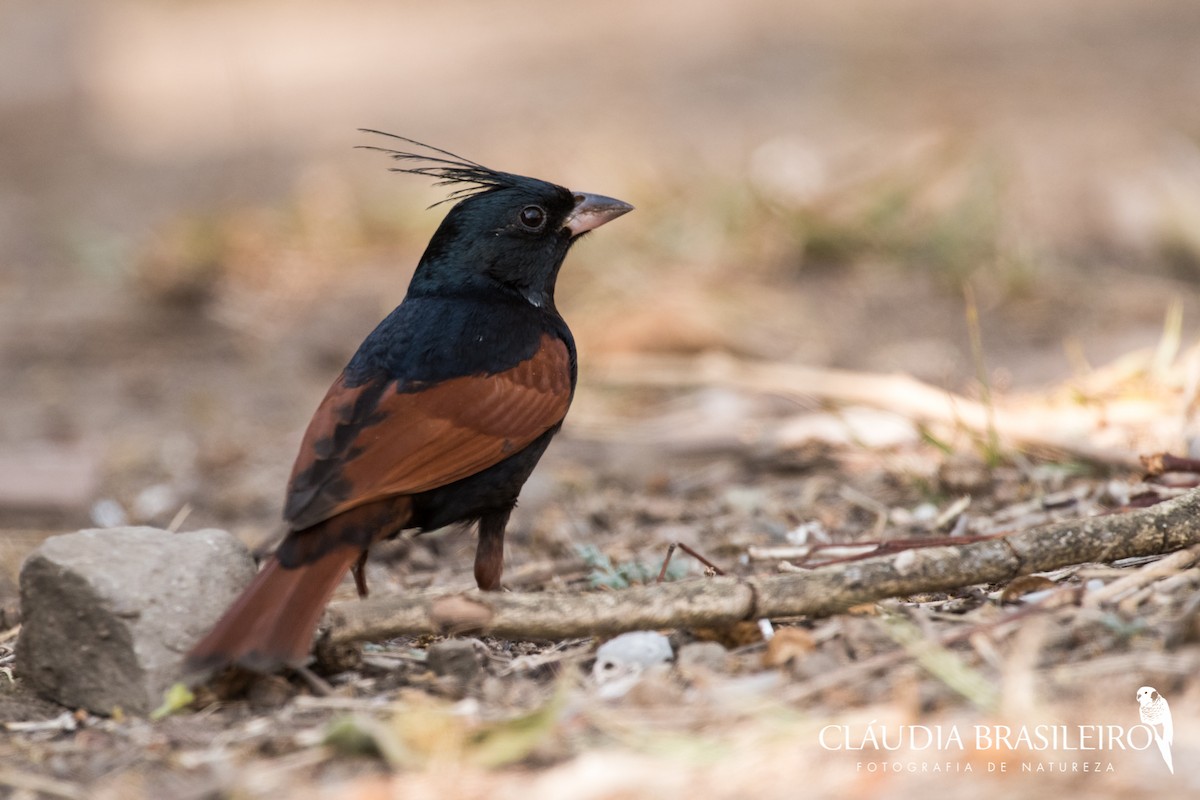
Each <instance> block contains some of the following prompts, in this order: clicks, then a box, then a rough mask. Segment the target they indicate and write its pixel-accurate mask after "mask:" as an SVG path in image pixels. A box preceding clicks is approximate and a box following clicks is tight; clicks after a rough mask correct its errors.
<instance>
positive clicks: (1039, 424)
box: [592, 353, 1140, 469]
mask: <svg viewBox="0 0 1200 800" xmlns="http://www.w3.org/2000/svg"><path fill="white" fill-rule="evenodd" d="M592 379H593V380H596V381H599V382H600V383H608V384H612V385H618V386H662V387H669V388H684V387H689V386H732V387H735V388H738V389H743V390H746V391H752V392H760V393H764V394H784V395H799V396H804V397H812V398H816V399H818V400H825V401H829V402H835V403H844V404H857V405H863V406H869V407H871V408H880V409H883V410H885V411H890V412H892V413H895V414H899V415H900V416H903V417H907V418H908V419H911V420H914V421H916V422H919V423H933V424H945V425H951V426H955V427H960V428H964V429H966V430H970V431H974V432H976V433H980V434H987V433H989V432H990V431H992V430H995V431H996V432H997V433H999V434H1000V435H1001V436H1003V437H1005V438H1007V439H1009V440H1010V441H1011V442H1013V443H1014V444H1017V445H1020V446H1025V447H1045V448H1051V449H1054V450H1059V451H1062V452H1065V453H1069V454H1072V455H1075V456H1077V457H1079V458H1082V459H1085V460H1087V461H1091V462H1093V463H1097V464H1107V465H1109V466H1114V467H1121V468H1128V469H1137V468H1139V466H1140V464H1139V462H1138V460H1137V459H1135V458H1134V457H1133V456H1131V455H1129V454H1128V453H1123V452H1116V451H1109V450H1101V449H1098V448H1094V447H1090V446H1089V445H1088V444H1087V443H1086V438H1087V433H1088V432H1090V431H1094V430H1097V429H1098V428H1100V427H1102V425H1103V424H1104V419H1103V416H1104V413H1103V409H1095V408H1089V407H1080V406H1071V407H1070V408H1066V409H1057V410H1056V409H1038V410H1036V411H1035V412H1032V413H1030V412H1026V413H1021V412H1017V411H1014V410H1011V409H1006V408H1003V407H1000V406H994V405H991V404H988V405H985V404H983V403H979V402H977V401H975V400H971V399H968V398H966V397H963V396H962V395H957V394H954V393H953V392H949V391H946V390H944V389H938V388H936V387H934V386H930V385H929V384H927V383H922V382H921V381H919V380H917V379H916V378H913V377H911V376H908V375H903V374H894V375H883V374H875V373H867V372H853V371H851V370H841V369H820V368H816V367H806V366H802V365H799V364H781V363H770V362H754V361H740V360H737V359H734V358H731V357H728V356H724V355H720V354H715V353H714V354H709V355H705V356H700V357H695V358H681V357H676V356H620V357H612V358H609V359H607V360H605V361H604V362H603V363H601V364H600V365H599V367H598V368H596V367H594V368H593V369H592ZM1072 431H1074V432H1075V434H1076V435H1074V436H1073V435H1071V433H1070V432H1072Z"/></svg>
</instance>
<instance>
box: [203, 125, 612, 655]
mask: <svg viewBox="0 0 1200 800" xmlns="http://www.w3.org/2000/svg"><path fill="white" fill-rule="evenodd" d="M384 135H388V134H384ZM393 138H395V139H399V140H401V141H403V142H406V143H408V144H410V145H415V146H417V147H418V148H421V149H424V150H428V151H431V152H432V155H430V154H427V153H418V152H410V151H400V150H392V149H387V148H379V147H372V148H371V149H376V150H382V151H383V152H386V153H387V154H389V155H390V156H391V157H392V158H394V159H396V160H398V161H400V162H401V163H403V164H405V166H402V167H397V168H396V170H397V171H400V172H408V173H413V174H418V175H425V176H429V177H433V178H436V179H437V180H438V183H439V184H443V185H447V184H448V185H455V186H457V187H458V188H456V189H455V190H454V191H452V192H451V193H450V197H449V198H448V199H450V200H454V201H455V205H454V206H453V207H452V208H451V209H450V211H449V212H448V213H447V214H446V217H445V219H443V221H442V223H441V225H440V226H439V227H438V229H437V231H436V232H435V233H434V235H433V237H432V239H431V240H430V242H429V245H428V246H427V247H426V249H425V252H424V254H423V255H422V257H421V260H420V263H419V264H418V265H417V269H416V271H415V272H414V274H413V277H412V280H411V282H410V284H409V289H408V293H407V294H406V296H405V298H404V300H403V302H401V304H400V305H399V306H398V307H397V308H396V309H395V310H394V311H393V312H392V313H391V314H389V315H388V316H387V317H386V318H385V319H384V320H383V321H382V322H381V323H380V324H379V325H378V326H377V327H376V328H375V330H374V331H373V332H372V333H371V334H370V335H369V336H368V337H367V338H366V340H365V341H364V342H363V343H362V345H361V346H360V347H359V348H358V351H357V352H356V353H355V355H354V356H353V357H352V358H351V359H350V362H349V363H348V364H347V365H346V368H345V369H344V370H343V372H342V374H341V375H340V376H339V377H338V379H337V380H336V381H334V384H333V386H332V387H331V388H330V390H329V392H328V393H327V395H326V397H325V399H324V400H323V401H322V403H321V405H320V406H319V407H318V409H317V411H316V413H315V414H314V416H313V419H312V422H310V424H309V428H308V430H307V432H306V433H305V436H304V440H303V442H302V443H301V447H300V453H299V455H298V456H297V459H296V463H295V466H294V467H293V470H292V477H291V480H290V481H289V484H288V492H287V498H286V502H285V505H284V519H285V520H286V521H287V523H288V526H289V528H290V533H289V534H288V536H287V537H286V538H285V539H284V541H283V543H282V544H281V545H280V547H279V549H278V551H277V552H276V555H275V557H274V558H273V560H272V561H271V562H270V563H269V564H268V566H267V568H266V569H264V570H263V572H262V573H260V575H259V577H258V578H257V579H256V580H255V582H254V583H252V584H251V586H250V587H249V588H248V589H247V590H246V592H245V593H244V594H243V595H242V597H241V598H239V600H238V601H237V602H236V603H235V604H234V606H233V607H232V608H231V609H230V610H229V611H228V612H227V613H226V615H225V617H224V618H222V620H221V621H220V622H218V624H217V626H216V627H215V628H214V629H213V631H212V632H211V633H210V634H209V635H208V636H207V637H206V638H205V639H204V640H202V641H201V642H200V643H199V644H198V645H197V646H196V648H194V649H193V651H192V653H191V654H190V655H189V663H191V664H192V666H194V667H205V666H208V667H211V666H215V665H219V664H223V663H230V662H237V663H241V664H243V665H248V666H253V667H256V668H272V667H274V666H276V665H278V664H280V663H284V662H295V661H297V660H300V659H301V658H302V657H303V655H304V654H305V652H306V651H307V649H308V644H309V640H310V639H311V635H312V630H313V628H314V627H315V625H316V620H317V618H318V617H319V615H320V611H321V608H322V607H323V606H324V604H325V603H326V602H327V600H328V597H329V595H330V594H331V593H332V591H333V588H334V587H335V586H336V584H337V582H338V581H339V580H340V579H341V577H342V575H344V574H345V571H346V570H347V569H348V568H349V567H350V566H351V565H352V564H354V563H355V562H356V561H357V563H358V568H356V570H355V576H356V578H357V579H358V581H359V588H360V591H365V583H363V581H362V574H361V570H360V569H359V568H360V567H361V564H362V559H363V558H365V555H366V550H367V548H368V547H369V546H370V545H371V543H373V542H375V541H379V540H380V539H383V538H386V537H388V536H393V535H395V534H396V533H398V532H400V531H401V530H403V529H405V528H418V529H422V530H428V529H431V528H436V527H441V526H443V525H447V524H450V523H453V522H462V521H472V520H478V521H479V522H480V528H479V534H480V539H479V547H478V549H477V553H476V563H475V577H476V580H477V582H478V583H479V585H480V587H481V588H485V589H495V588H498V586H499V581H500V574H501V563H502V555H503V537H504V527H505V524H506V522H507V520H508V515H509V513H510V512H511V510H512V507H513V506H514V505H515V503H516V500H517V495H518V494H519V493H520V490H521V487H522V485H523V484H524V483H525V481H526V480H527V479H528V477H529V475H530V473H531V472H532V471H533V469H534V467H535V466H536V464H537V462H538V460H539V459H540V458H541V456H542V454H543V452H545V449H546V447H547V446H548V445H549V443H550V440H551V438H553V436H554V435H555V433H557V431H558V430H559V428H560V426H561V425H562V421H563V417H564V416H565V415H566V412H567V408H568V407H569V406H570V404H571V400H572V398H573V396H574V391H575V381H576V375H577V360H576V352H575V342H574V339H573V337H572V336H571V332H570V330H569V328H568V327H567V324H566V322H564V321H563V319H562V317H561V316H560V315H559V313H558V310H557V308H556V307H555V304H554V289H555V284H556V281H557V278H558V272H559V268H560V267H561V266H562V263H563V259H564V258H565V257H566V255H567V252H568V250H569V249H570V247H571V245H572V243H574V242H575V241H576V240H578V238H579V237H580V236H581V235H583V234H584V233H586V232H587V231H589V230H591V229H593V228H595V227H598V226H599V225H602V224H604V223H605V222H607V221H608V220H611V219H613V218H615V217H617V216H620V215H621V214H623V213H625V212H627V211H629V210H630V206H628V205H627V204H625V203H622V202H620V201H617V200H612V199H611V198H607V197H602V196H598V195H589V194H584V193H578V192H572V191H570V190H568V189H566V188H564V187H562V186H558V185H556V184H553V183H549V182H547V181H542V180H538V179H536V178H527V177H524V176H521V175H515V174H512V173H506V172H499V171H496V170H491V169H488V168H487V167H484V166H482V165H480V164H477V163H475V162H472V161H468V160H466V159H463V158H460V157H459V156H456V155H454V154H452V153H450V152H448V151H445V150H440V149H437V148H431V147H428V146H426V145H421V144H420V143H419V142H415V141H414V140H410V139H405V138H403V137H393ZM409 165H413V166H409Z"/></svg>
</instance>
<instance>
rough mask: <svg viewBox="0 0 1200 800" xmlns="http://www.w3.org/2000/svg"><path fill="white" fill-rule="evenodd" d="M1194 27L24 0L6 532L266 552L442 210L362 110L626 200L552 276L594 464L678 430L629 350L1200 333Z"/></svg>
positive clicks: (4, 211) (14, 145)
mask: <svg viewBox="0 0 1200 800" xmlns="http://www.w3.org/2000/svg"><path fill="white" fill-rule="evenodd" d="M1197 41H1200V7H1198V6H1197V5H1196V4H1195V3H1194V2H1191V0H1146V1H1145V2H1138V3H1128V2H1117V1H1116V0H1072V1H1068V2H1060V3H1053V4H1043V3H1034V2H1015V3H1014V2H1011V0H979V1H978V2H974V3H970V4H958V3H950V2H944V1H942V0H906V1H905V2H895V3H888V4H877V3H873V2H866V0H862V1H861V2H859V1H857V0H854V1H851V2H840V3H821V2H815V0H814V1H813V2H808V1H805V0H802V1H797V0H746V1H745V2H740V3H718V2H707V3H705V2H701V3H697V2H690V1H689V2H684V1H683V0H668V1H666V2H657V3H644V2H634V0H610V2H606V3H603V4H567V3H558V2H550V1H549V0H533V1H531V2H522V3H516V4H514V3H506V4H499V3H487V2H482V0H452V1H451V2H443V3H437V4H424V3H422V4H418V3H408V2H382V0H380V1H375V0H347V1H345V2H339V3H325V2H314V1H311V0H309V1H301V2H296V1H295V0H293V1H292V2H282V0H237V1H234V0H229V1H228V2H199V1H198V0H193V1H191V2H183V1H182V0H177V1H174V2H168V1H167V0H157V1H155V2H151V0H109V1H108V2H93V3H82V2H73V1H71V0H37V2H32V1H31V0H4V2H2V3H0V374H2V375H3V380H2V381H0V408H2V409H3V411H2V413H0V523H2V524H3V525H4V526H5V527H6V528H7V529H8V530H10V531H12V532H13V534H12V536H10V537H9V541H10V542H15V541H17V538H16V536H17V533H16V532H18V531H21V530H35V531H40V530H48V529H58V528H62V527H66V526H72V525H80V524H87V523H89V521H91V522H96V523H101V524H110V523H114V522H120V521H124V520H131V521H139V522H140V521H144V522H152V523H154V524H160V525H162V524H168V523H170V522H172V521H174V522H175V523H176V524H185V525H186V526H187V527H195V526H199V525H202V524H219V525H224V526H227V527H230V528H232V529H234V530H237V531H239V532H240V533H243V534H244V535H245V536H246V537H247V538H248V539H257V538H261V537H263V536H266V535H267V534H268V533H269V532H270V531H272V530H274V529H275V527H276V525H277V523H276V520H277V518H278V517H277V515H278V509H279V504H280V501H281V496H282V488H283V485H284V482H285V480H286V476H287V473H288V470H289V467H290V464H291V459H292V457H293V454H294V452H295V447H296V443H297V442H298V439H299V435H300V433H301V431H302V428H303V426H304V424H305V423H306V422H307V420H308V418H309V415H310V413H311V411H312V409H313V408H314V407H315V405H316V403H317V402H318V401H319V399H320V397H321V395H322V394H323V392H324V390H325V388H326V387H327V386H328V384H329V382H330V380H331V379H332V377H333V376H334V375H336V373H337V371H338V369H339V368H340V367H341V365H342V364H343V363H344V361H345V359H346V358H347V357H348V356H349V355H350V353H351V352H352V351H353V349H354V348H355V346H356V345H357V343H358V342H359V341H360V340H361V338H362V337H363V336H364V335H365V334H366V333H367V332H368V331H369V330H370V329H371V328H372V327H373V326H374V324H375V323H376V322H377V320H378V319H380V318H381V317H382V316H383V315H384V314H386V313H387V311H388V310H390V309H391V308H392V307H393V306H394V305H395V304H396V303H397V302H399V300H400V299H401V297H402V296H403V293H404V289H405V286H406V281H407V278H408V276H409V274H410V272H411V270H412V267H413V266H414V264H415V262H416V260H417V258H418V257H419V255H420V253H421V250H422V248H423V245H424V243H425V242H426V241H427V239H428V236H429V235H430V233H431V232H432V230H433V229H434V227H435V226H436V225H437V223H438V221H439V220H440V218H441V213H442V211H441V210H440V209H434V210H427V208H426V207H427V206H429V205H430V204H432V203H434V202H436V201H438V200H439V199H441V197H442V196H443V192H442V190H440V189H436V188H431V187H429V186H428V185H426V184H424V183H423V182H422V180H421V179H419V178H414V177H412V176H398V175H393V174H389V173H388V172H387V167H388V166H389V163H388V161H387V160H386V159H385V158H383V157H382V156H381V155H380V154H378V153H373V152H370V151H363V150H355V149H354V148H355V147H356V146H358V145H363V144H373V143H374V144H378V143H381V142H380V140H379V139H378V138H377V137H372V136H370V135H368V134H365V133H360V132H358V131H357V130H356V129H358V128H360V127H367V128H378V129H382V130H386V131H393V132H396V133H400V134H403V135H406V136H410V137H414V138H416V139H420V140H422V141H426V142H430V143H433V144H436V145H438V146H442V147H445V148H448V149H450V150H453V151H454V152H457V153H460V154H462V155H464V156H466V157H468V158H471V159H474V160H476V161H479V162H481V163H484V164H488V165H492V166H495V167H497V168H500V169H504V170H509V171H515V172H522V173H526V174H532V175H536V176H539V177H543V178H547V179H550V180H554V181H557V182H560V183H563V184H566V185H568V186H570V187H573V188H577V189H582V190H587V191H596V192H601V193H604V194H609V195H612V196H616V197H620V198H622V199H625V200H627V201H629V202H631V203H633V204H634V205H635V206H637V213H636V214H634V215H631V216H629V217H627V218H625V219H622V220H621V221H620V222H619V223H618V224H614V225H613V226H611V227H609V228H605V229H604V230H603V231H602V232H600V233H599V234H597V235H595V236H593V237H589V239H588V240H587V241H585V242H584V243H582V244H581V245H580V246H579V247H577V248H576V250H575V252H574V253H573V254H572V256H571V258H570V260H569V262H568V264H567V267H566V270H565V272H564V276H563V279H562V280H561V281H560V284H559V286H560V298H559V306H560V308H561V310H562V311H563V313H564V315H565V316H566V317H567V318H568V320H569V321H570V323H571V324H572V326H573V328H574V329H575V331H576V338H577V339H578V342H579V349H580V352H581V357H582V360H583V368H582V381H583V387H582V389H581V394H580V397H579V401H578V403H577V406H576V409H575V411H573V414H572V421H569V422H568V426H567V431H566V433H567V435H566V436H565V437H564V441H566V442H568V443H569V442H571V441H572V439H573V437H574V440H576V441H578V440H581V439H583V438H586V437H584V436H582V435H581V431H583V430H584V427H586V428H587V429H588V430H592V431H594V430H596V429H597V428H598V427H600V428H602V427H603V424H605V421H607V420H611V419H614V418H621V415H624V417H636V416H639V415H642V416H651V415H655V414H658V413H660V412H663V411H664V410H669V409H670V406H669V405H662V404H660V403H659V402H658V399H657V398H655V397H653V396H649V395H646V394H638V393H631V394H630V393H626V394H622V395H618V394H617V393H614V392H611V391H605V390H604V387H597V386H595V385H594V384H593V383H591V382H590V381H592V379H591V378H589V371H590V370H589V367H590V365H595V364H601V363H603V362H604V359H605V358H608V357H611V356H613V355H615V354H621V353H649V352H662V353H675V354H694V353H705V352H720V353H726V354H729V355H730V356H732V357H735V358H738V359H745V360H765V361H773V362H783V363H792V364H807V365H813V366H825V367H842V368H849V369H855V370H864V371H879V372H904V373H908V374H911V375H914V376H916V377H918V378H920V379H922V380H924V381H928V382H931V383H933V384H935V385H938V386H943V387H946V388H949V389H953V390H955V391H959V392H964V393H966V394H972V393H973V392H975V390H976V386H977V384H978V382H979V381H980V380H983V381H985V382H986V383H987V384H988V385H990V386H991V387H992V389H993V390H994V391H999V392H1017V391H1034V390H1039V389H1040V388H1043V387H1048V386H1053V385H1056V384H1057V383H1059V382H1061V381H1063V380H1065V379H1067V378H1070V377H1071V376H1074V375H1079V374H1081V373H1086V372H1087V371H1088V370H1090V369H1092V368H1094V367H1095V366H1097V365H1101V364H1105V363H1108V362H1109V361H1111V360H1112V359H1114V358H1116V357H1118V356H1121V355H1123V354H1125V353H1129V352H1131V351H1134V350H1137V349H1138V348H1145V347H1152V346H1155V345H1156V343H1158V342H1159V341H1160V340H1161V339H1162V338H1163V335H1164V333H1163V331H1164V325H1167V326H1168V327H1169V328H1170V329H1171V330H1173V331H1174V334H1175V335H1178V336H1180V337H1181V338H1182V341H1184V342H1185V343H1188V342H1191V341H1193V340H1194V338H1195V334H1196V331H1197V326H1196V318H1197V312H1198V311H1200V308H1197V297H1196V292H1195V289H1196V285H1197V281H1200V103H1198V102H1197V98H1198V97H1200V58H1198V57H1197V50H1196V43H1197ZM384 143H385V144H386V142H384ZM968 309H974V312H975V313H977V315H978V328H977V332H978V334H979V343H980V345H979V347H978V348H976V350H974V351H973V350H972V347H971V344H970V328H969V326H968V322H967V319H968V314H967V311H968ZM1179 320H1182V321H1181V322H1179ZM594 374H595V373H594V372H593V375H594ZM614 415H615V416H614ZM589 421H590V425H589ZM573 426H574V427H573ZM581 426H583V427H581ZM573 431H574V433H573ZM560 450H561V452H560V456H559V457H560V458H561V457H565V456H564V455H563V454H569V453H571V452H572V451H571V450H570V445H569V444H567V445H563V446H562V447H561V448H560ZM535 494H536V492H535ZM531 502H533V501H531ZM181 515H183V516H184V517H189V518H188V519H187V520H186V522H185V521H184V519H183V518H181ZM13 546H15V545H13Z"/></svg>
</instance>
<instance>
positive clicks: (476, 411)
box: [284, 335, 571, 530]
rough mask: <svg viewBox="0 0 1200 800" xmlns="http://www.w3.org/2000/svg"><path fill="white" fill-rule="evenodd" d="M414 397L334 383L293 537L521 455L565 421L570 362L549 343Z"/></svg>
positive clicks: (301, 470)
mask: <svg viewBox="0 0 1200 800" xmlns="http://www.w3.org/2000/svg"><path fill="white" fill-rule="evenodd" d="M406 388H407V390H406V391H403V392H401V391H398V387H397V383H396V381H394V380H392V381H387V380H380V381H371V382H367V383H365V384H361V385H357V386H347V385H346V382H345V375H344V374H343V375H342V376H340V377H339V378H338V380H337V381H336V382H334V384H333V386H332V387H331V388H330V390H329V393H328V394H327V395H326V396H325V399H324V400H323V401H322V402H321V405H320V406H319V407H318V408H317V411H316V413H315V414H314V415H313V419H312V422H310V423H309V426H308V430H307V432H306V433H305V434H304V440H303V442H302V443H301V445H300V454H299V456H298V457H297V459H296V464H295V466H294V467H293V468H292V477H291V479H290V481H289V483H288V496H287V502H286V504H285V506H284V518H285V519H286V520H287V521H288V523H289V525H290V526H291V528H292V529H293V530H303V529H304V528H308V527H310V526H312V525H315V524H317V523H318V522H321V521H322V520H325V519H328V518H329V517H332V516H334V515H336V514H339V513H341V512H343V511H346V510H348V509H351V508H354V507H356V506H359V505H362V504H364V503H370V502H373V501H376V500H382V499H384V498H386V497H391V496H394V495H403V494H416V493H418V492H424V491H428V490H430V489H435V488H437V487H439V486H445V485H446V484H449V483H453V482H454V481H457V480H461V479H462V478H466V477H468V476H470V475H474V474H475V473H477V472H480V471H482V470H484V469H487V468H488V467H490V466H492V465H493V464H496V463H498V462H500V461H502V460H504V459H505V458H507V457H508V456H511V455H513V454H514V453H517V452H519V451H520V450H522V449H523V448H525V447H526V446H528V445H529V444H530V443H532V442H533V441H534V440H535V439H537V438H538V437H539V436H541V435H542V434H544V433H545V432H546V431H548V430H550V429H551V428H553V427H554V426H556V425H558V424H559V423H560V422H562V420H563V417H564V416H566V413H567V407H568V406H569V405H570V402H571V364H570V355H569V353H568V351H567V346H566V345H565V344H564V343H563V342H562V341H561V340H560V339H558V338H556V337H553V336H549V335H545V336H543V337H542V341H541V345H540V347H539V348H538V350H537V352H536V353H534V355H533V356H532V357H531V358H529V359H528V360H526V361H522V362H521V363H519V364H517V365H516V366H515V367H512V368H511V369H508V370H505V371H503V372H497V373H493V374H490V375H469V376H464V377H460V378H451V379H449V380H445V381H441V382H438V383H435V384H429V385H427V386H421V387H412V386H409V387H406Z"/></svg>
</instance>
